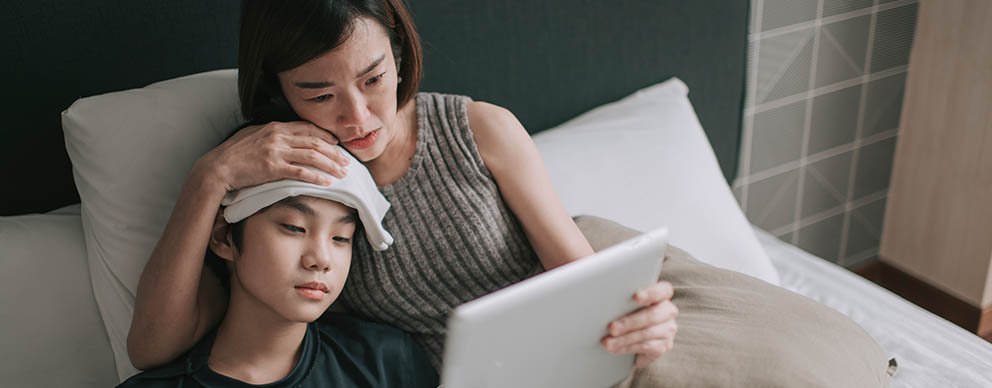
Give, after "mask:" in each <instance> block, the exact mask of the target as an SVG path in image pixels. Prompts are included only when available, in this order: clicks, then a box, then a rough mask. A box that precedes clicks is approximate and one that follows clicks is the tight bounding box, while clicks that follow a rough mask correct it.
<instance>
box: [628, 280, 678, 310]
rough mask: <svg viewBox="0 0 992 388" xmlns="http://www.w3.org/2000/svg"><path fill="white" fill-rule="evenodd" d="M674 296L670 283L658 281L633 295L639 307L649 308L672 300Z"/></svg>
mask: <svg viewBox="0 0 992 388" xmlns="http://www.w3.org/2000/svg"><path fill="white" fill-rule="evenodd" d="M674 294H675V289H674V288H673V287H672V283H669V282H666V281H659V282H657V283H655V284H652V285H651V286H649V287H646V288H644V289H643V290H640V291H638V292H637V293H635V294H634V301H635V302H637V304H639V305H641V306H650V305H653V304H655V303H661V302H662V301H666V300H669V299H672V296H673V295H674Z"/></svg>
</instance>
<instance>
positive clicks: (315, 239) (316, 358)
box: [119, 160, 438, 387]
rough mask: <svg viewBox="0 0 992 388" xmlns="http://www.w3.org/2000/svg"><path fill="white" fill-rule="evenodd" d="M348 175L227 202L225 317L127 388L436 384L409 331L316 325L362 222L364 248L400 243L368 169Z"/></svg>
mask: <svg viewBox="0 0 992 388" xmlns="http://www.w3.org/2000/svg"><path fill="white" fill-rule="evenodd" d="M352 166H358V167H352ZM349 170H350V171H349V173H348V175H347V177H346V178H344V179H341V180H337V179H334V180H335V181H334V183H332V184H331V185H330V186H326V187H325V186H316V185H311V184H308V183H302V182H298V181H278V182H272V183H267V184H264V185H260V186H256V187H254V188H248V189H244V190H241V192H238V193H232V194H230V195H229V196H228V197H227V198H225V201H224V204H225V205H227V206H228V207H227V208H226V209H224V210H225V211H224V218H221V216H220V215H218V217H217V220H216V221H215V223H214V228H213V231H212V233H211V237H210V243H209V246H210V250H211V251H212V252H213V253H214V254H215V255H216V256H218V257H219V258H220V259H222V260H224V261H226V262H227V266H226V268H227V269H228V270H229V272H230V275H229V277H226V279H230V282H229V291H230V299H229V303H228V308H227V312H226V314H225V316H224V319H223V321H222V322H221V323H220V325H219V326H218V327H217V328H216V329H215V330H214V332H213V333H211V334H208V335H206V336H205V337H204V338H203V339H202V340H201V341H200V342H199V343H197V344H196V345H195V346H194V347H193V349H192V350H190V351H189V352H188V353H187V354H185V355H183V356H181V357H179V358H178V359H177V360H175V361H174V362H172V363H171V364H169V365H166V366H164V367H162V368H158V369H155V370H151V371H147V372H144V373H141V374H138V375H136V376H134V377H131V378H130V379H128V380H126V381H125V382H124V383H122V384H121V385H120V386H119V387H149V386H151V387H180V386H181V387H200V386H203V387H240V386H248V385H261V384H266V387H436V386H437V384H438V382H437V374H436V373H435V371H434V368H433V367H431V365H430V363H429V361H428V359H427V355H426V354H425V353H424V352H423V350H421V349H420V348H419V347H418V345H416V344H415V343H414V341H413V340H412V339H411V338H410V337H409V336H407V335H406V334H405V333H403V332H402V331H400V330H398V329H395V328H392V327H389V326H385V325H379V324H374V323H370V322H364V321H360V320H357V319H355V318H351V317H349V316H347V315H343V314H336V313H328V314H327V316H325V318H324V319H322V320H321V322H319V323H317V322H314V321H315V320H316V319H317V318H318V317H320V316H321V315H322V314H324V313H325V310H327V308H328V307H329V306H330V305H331V303H332V302H333V301H334V300H335V299H337V297H338V295H339V294H340V292H341V288H342V286H344V283H345V280H346V279H347V276H348V269H349V267H350V264H351V250H352V243H353V239H354V238H355V237H356V229H359V228H358V227H359V218H360V219H361V222H362V226H364V228H365V229H366V233H364V234H365V235H366V236H367V239H368V242H367V243H370V244H372V245H373V247H376V249H385V248H386V247H388V245H389V243H391V242H392V237H391V236H389V234H388V233H387V232H385V230H383V229H382V226H381V223H380V222H381V220H382V215H383V214H384V213H385V211H386V210H388V207H389V204H388V202H385V199H383V198H382V197H381V194H379V193H378V191H377V190H375V184H374V182H373V181H372V179H371V176H369V174H368V172H367V171H366V170H365V169H364V167H363V166H362V165H361V163H359V162H358V161H357V160H352V161H351V163H350V165H349ZM273 202H274V203H273ZM343 203H347V204H348V206H346V205H344V204H343ZM349 206H350V207H349ZM225 219H226V221H225ZM228 222H230V223H232V224H229V223H228ZM362 234H363V233H358V236H361V235H362ZM362 240H365V239H362ZM354 243H366V241H358V242H354ZM221 278H222V279H225V277H224V276H222V277H221Z"/></svg>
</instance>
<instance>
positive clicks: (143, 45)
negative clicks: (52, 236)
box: [0, 0, 748, 215]
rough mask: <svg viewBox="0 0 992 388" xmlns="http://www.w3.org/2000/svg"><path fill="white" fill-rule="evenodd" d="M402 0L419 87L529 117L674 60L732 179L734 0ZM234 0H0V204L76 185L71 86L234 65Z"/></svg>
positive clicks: (59, 194)
mask: <svg viewBox="0 0 992 388" xmlns="http://www.w3.org/2000/svg"><path fill="white" fill-rule="evenodd" d="M409 2H410V3H411V9H412V12H413V14H414V18H415V19H416V21H417V24H418V27H419V28H420V32H421V34H422V36H423V41H424V52H425V80H424V84H423V88H422V89H423V90H427V91H439V92H447V93H459V94H466V95H469V96H472V97H473V98H475V99H477V100H484V101H489V102H493V103H496V104H499V105H503V106H506V107H508V108H509V109H510V110H512V111H513V112H514V113H515V114H516V115H517V116H518V117H519V118H520V120H521V122H522V123H523V124H524V126H525V127H526V128H527V129H528V130H529V131H531V132H532V133H533V132H536V131H540V130H543V129H546V128H549V127H552V126H554V125H557V124H560V123H561V122H563V121H565V120H567V119H569V118H571V117H573V116H575V115H577V114H579V113H582V112H583V111H585V110H588V109H589V108H592V107H595V106H597V105H600V104H603V103H606V102H610V101H614V100H616V99H619V98H621V97H623V96H625V95H627V94H629V93H631V92H633V91H635V90H637V89H640V88H643V87H646V86H648V85H651V84H654V83H657V82H661V81H664V80H665V79H667V78H669V77H672V76H678V77H679V78H681V79H682V80H683V81H685V82H686V84H688V85H689V88H690V95H689V97H690V100H691V101H692V102H693V104H694V106H695V108H696V111H697V113H698V115H699V117H700V121H701V122H702V124H703V127H704V128H705V130H706V133H707V135H708V136H709V139H710V142H711V143H712V144H713V148H714V149H715V151H716V154H717V156H718V158H719V160H720V166H721V168H722V169H723V172H724V174H725V175H726V176H727V178H728V180H732V179H733V176H734V174H735V173H736V169H737V167H736V166H737V152H738V143H739V137H740V111H741V101H742V96H743V87H744V70H745V69H744V67H745V52H746V45H747V34H746V30H747V25H746V24H747V19H748V10H747V1H746V0H738V1H733V2H731V1H724V0H695V1H683V0H638V1H633V0H618V1H600V0H541V1H518V0H476V1H464V0H460V1H453V0H412V1H409ZM239 4H240V2H238V1H235V0H172V1H151V0H116V1H111V0H100V1H85V2H83V1H65V0H63V1H55V0H32V1H4V2H3V3H2V9H3V12H0V37H2V38H0V53H3V54H2V55H3V56H2V60H0V63H2V66H3V76H4V77H3V79H4V81H5V84H4V89H3V93H2V97H0V117H2V118H3V123H4V125H3V127H2V129H0V171H2V172H0V174H2V175H0V215H12V214H22V213H31V212H43V211H48V210H52V209H54V208H57V207H60V206H64V205H68V204H72V203H76V202H78V201H79V197H78V195H77V193H76V190H75V186H74V184H73V181H72V172H71V165H70V163H69V159H68V156H67V155H66V152H65V145H64V142H63V138H62V130H61V124H60V117H59V113H60V112H61V111H62V110H64V109H65V108H66V107H68V106H69V105H70V104H71V103H72V102H73V101H75V100H76V99H78V98H80V97H86V96H90V95H94V94H99V93H106V92H110V91H116V90H122V89H129V88H134V87H140V86H144V85H147V84H149V83H153V82H156V81H161V80H164V79H168V78H173V77H176V76H180V75H186V74H191V73H196V72H201V71H207V70H213V69H219V68H230V67H235V66H236V57H237V35H238V18H239Z"/></svg>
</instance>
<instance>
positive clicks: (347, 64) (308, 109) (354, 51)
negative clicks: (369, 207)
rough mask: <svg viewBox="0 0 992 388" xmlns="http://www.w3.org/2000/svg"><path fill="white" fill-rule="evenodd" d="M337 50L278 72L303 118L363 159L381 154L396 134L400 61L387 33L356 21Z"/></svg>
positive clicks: (365, 20)
mask: <svg viewBox="0 0 992 388" xmlns="http://www.w3.org/2000/svg"><path fill="white" fill-rule="evenodd" d="M354 23H355V26H354V31H353V32H352V34H351V36H350V37H348V39H347V40H346V41H345V42H344V43H342V44H341V45H340V46H338V47H337V48H335V49H334V50H332V51H330V52H328V53H326V54H323V55H321V56H319V57H317V58H314V59H313V60H311V61H310V62H307V63H304V64H303V65H300V66H299V67H296V68H294V69H290V70H287V71H284V72H282V73H279V83H280V85H281V86H282V91H283V94H284V95H285V96H286V100H287V101H288V102H289V104H290V106H291V107H292V108H293V110H294V111H295V112H296V114H297V115H299V116H300V117H301V118H302V119H304V120H306V121H309V122H311V123H313V124H314V125H317V126H318V127H321V128H324V129H326V130H328V131H331V133H332V134H334V136H335V137H337V138H338V140H339V141H340V142H341V145H342V146H343V147H344V148H346V149H348V151H350V152H351V153H352V154H353V155H355V157H356V158H358V160H361V161H363V162H367V161H370V160H373V159H375V158H377V157H379V156H380V155H382V152H383V150H384V149H385V148H386V144H388V143H389V141H390V140H392V138H393V137H394V136H395V135H396V131H395V128H396V125H397V124H399V121H398V120H397V118H396V117H397V114H396V109H397V107H396V87H397V83H398V82H397V81H398V78H397V73H396V62H395V59H394V58H393V51H392V47H391V46H390V41H389V36H388V35H387V34H386V31H385V30H384V29H383V28H382V26H380V25H379V23H377V22H375V21H374V20H372V19H368V18H358V19H356V20H355V22H354Z"/></svg>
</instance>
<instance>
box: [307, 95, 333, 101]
mask: <svg viewBox="0 0 992 388" xmlns="http://www.w3.org/2000/svg"><path fill="white" fill-rule="evenodd" d="M331 97H334V96H333V95H330V94H321V95H319V96H317V97H314V98H311V99H310V101H313V102H324V101H327V100H330V99H331Z"/></svg>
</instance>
